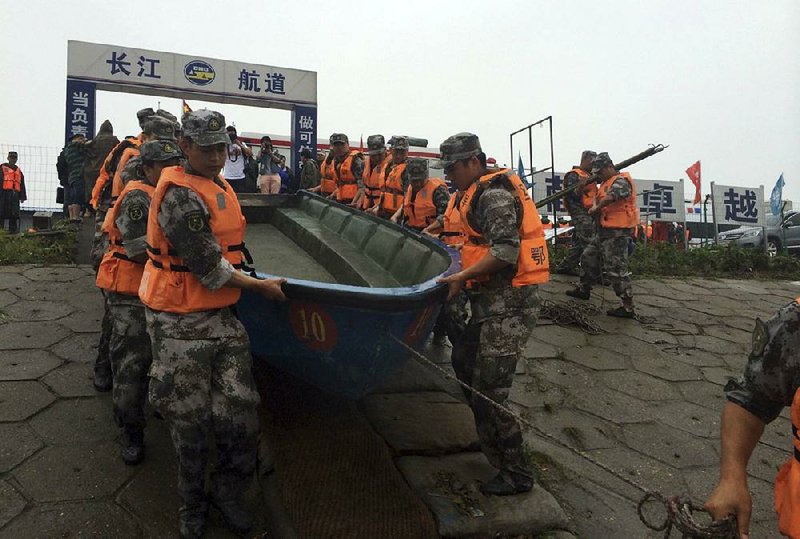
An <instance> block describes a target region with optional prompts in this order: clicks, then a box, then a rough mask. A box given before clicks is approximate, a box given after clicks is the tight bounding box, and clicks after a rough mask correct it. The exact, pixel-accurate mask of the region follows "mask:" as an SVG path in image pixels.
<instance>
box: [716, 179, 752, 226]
mask: <svg viewBox="0 0 800 539" xmlns="http://www.w3.org/2000/svg"><path fill="white" fill-rule="evenodd" d="M756 202H758V199H757V197H756V192H755V191H751V190H750V189H745V191H744V193H737V192H736V191H735V190H734V189H733V187H731V188H730V189H728V190H727V191H725V194H724V197H723V204H725V220H726V221H737V222H739V223H757V222H758V208H757V207H756Z"/></svg>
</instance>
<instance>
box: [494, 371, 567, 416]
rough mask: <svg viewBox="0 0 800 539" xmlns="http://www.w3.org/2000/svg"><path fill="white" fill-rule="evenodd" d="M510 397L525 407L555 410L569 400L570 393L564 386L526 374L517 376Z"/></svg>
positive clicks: (512, 400)
mask: <svg viewBox="0 0 800 539" xmlns="http://www.w3.org/2000/svg"><path fill="white" fill-rule="evenodd" d="M508 398H509V400H511V402H513V403H516V404H518V405H520V406H522V407H523V408H547V409H551V410H553V409H557V408H561V407H562V406H563V405H564V404H565V403H566V402H567V401H568V400H569V393H568V391H567V390H566V389H564V388H563V387H559V386H556V385H553V384H550V383H548V382H547V381H546V380H544V379H542V378H532V377H530V376H528V375H525V376H517V377H515V380H514V383H513V384H512V386H511V391H510V393H509V395H508Z"/></svg>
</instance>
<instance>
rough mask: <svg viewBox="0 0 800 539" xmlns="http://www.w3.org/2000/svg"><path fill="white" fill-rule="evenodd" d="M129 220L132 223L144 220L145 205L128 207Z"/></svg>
mask: <svg viewBox="0 0 800 539" xmlns="http://www.w3.org/2000/svg"><path fill="white" fill-rule="evenodd" d="M127 214H128V218H129V219H130V220H131V221H141V220H142V219H144V205H143V204H138V203H136V204H131V205H130V206H128V211H127Z"/></svg>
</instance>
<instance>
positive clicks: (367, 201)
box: [361, 152, 392, 210]
mask: <svg viewBox="0 0 800 539" xmlns="http://www.w3.org/2000/svg"><path fill="white" fill-rule="evenodd" d="M371 158H372V156H370V155H368V156H367V158H366V159H365V160H364V203H363V204H362V205H361V207H362V208H363V209H365V210H368V209H370V208H371V207H373V206H374V205H375V204H377V203H378V202H380V198H381V191H383V185H384V183H385V182H386V167H387V166H388V165H389V163H391V161H392V156H391V155H390V154H389V152H386V153H385V154H384V156H383V160H382V161H381V162H380V163H378V164H377V165H375V167H374V168H370V167H371V166H372V163H371Z"/></svg>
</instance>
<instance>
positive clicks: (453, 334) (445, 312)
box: [434, 290, 469, 346]
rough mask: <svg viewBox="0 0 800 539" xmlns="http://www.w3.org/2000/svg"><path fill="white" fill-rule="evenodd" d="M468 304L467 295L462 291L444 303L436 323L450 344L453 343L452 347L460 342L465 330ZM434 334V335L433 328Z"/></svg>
mask: <svg viewBox="0 0 800 539" xmlns="http://www.w3.org/2000/svg"><path fill="white" fill-rule="evenodd" d="M468 302H469V300H468V299H467V294H466V293H465V292H464V291H463V290H462V291H461V292H459V294H458V295H457V296H456V297H454V298H453V299H451V300H450V301H447V302H445V304H444V305H443V306H442V311H441V312H440V313H439V318H438V319H437V321H436V325H437V326H439V325H440V324H441V328H442V329H443V330H444V332H445V333H446V334H447V337H448V338H449V339H450V342H451V343H454V344H453V346H456V343H458V342H459V341H461V338H462V336H463V335H464V331H465V330H466V327H467V317H468V312H467V309H468V307H467V304H468ZM434 333H436V329H435V328H434Z"/></svg>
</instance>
